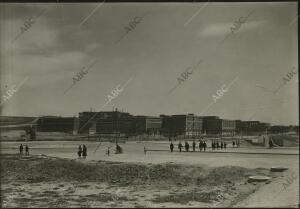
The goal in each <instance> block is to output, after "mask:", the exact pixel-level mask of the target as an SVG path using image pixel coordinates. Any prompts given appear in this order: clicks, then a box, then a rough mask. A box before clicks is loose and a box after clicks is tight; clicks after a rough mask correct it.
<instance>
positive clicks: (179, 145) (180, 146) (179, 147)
mask: <svg viewBox="0 0 300 209" xmlns="http://www.w3.org/2000/svg"><path fill="white" fill-rule="evenodd" d="M178 149H179V152H181V149H182V144H181V142H179V144H178Z"/></svg>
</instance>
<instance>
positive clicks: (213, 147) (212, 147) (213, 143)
mask: <svg viewBox="0 0 300 209" xmlns="http://www.w3.org/2000/svg"><path fill="white" fill-rule="evenodd" d="M211 149H212V150H215V142H214V141H212V142H211Z"/></svg>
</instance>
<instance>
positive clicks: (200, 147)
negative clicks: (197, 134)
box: [199, 140, 202, 152]
mask: <svg viewBox="0 0 300 209" xmlns="http://www.w3.org/2000/svg"><path fill="white" fill-rule="evenodd" d="M199 150H200V152H201V150H202V143H201V140H200V141H199Z"/></svg>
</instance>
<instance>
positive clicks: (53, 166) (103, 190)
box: [1, 142, 299, 208]
mask: <svg viewBox="0 0 300 209" xmlns="http://www.w3.org/2000/svg"><path fill="white" fill-rule="evenodd" d="M45 143H47V142H45ZM51 143H53V144H52V145H51ZM85 143H86V144H87V146H88V150H89V151H90V152H89V155H88V159H86V160H78V159H76V150H77V146H78V144H82V142H74V143H69V144H67V145H66V144H64V149H63V150H64V152H62V151H60V149H59V147H62V146H61V145H59V144H58V145H57V146H58V147H56V149H55V142H50V143H47V146H48V147H51V146H52V147H51V149H49V150H47V151H46V150H45V149H44V148H43V146H44V145H45V144H43V143H42V144H41V145H36V147H34V145H33V144H32V145H31V146H30V147H33V149H31V150H32V152H31V153H32V155H30V156H22V157H20V156H19V155H18V154H13V153H16V151H17V150H16V149H13V147H16V145H17V144H14V143H11V144H10V143H7V144H2V148H1V153H2V154H1V201H2V202H1V205H2V206H3V207H210V208H213V207H294V208H296V207H298V204H299V171H298V169H299V167H298V163H299V155H266V154H264V155H262V154H257V155H256V154H251V155H247V154H236V153H234V154H230V153H199V152H198V153H178V152H177V153H170V152H149V153H147V154H146V155H144V153H143V149H142V148H143V146H147V147H148V148H155V149H156V148H158V147H159V148H162V147H163V148H167V147H168V144H162V143H161V144H156V143H153V144H149V143H148V144H146V143H144V144H142V143H126V144H124V145H122V146H123V147H124V148H125V149H124V150H125V153H124V154H121V155H115V154H112V156H110V157H108V156H105V154H104V153H105V152H104V151H105V149H106V148H107V146H109V144H102V146H100V148H99V149H98V150H97V151H95V152H93V151H94V150H95V148H96V147H97V146H96V145H97V144H98V143H92V142H91V143H88V142H85ZM106 145H107V146H106ZM131 149H132V152H129V151H128V150H130V151H131ZM135 149H136V150H137V151H136V152H133V150H135ZM126 151H127V152H126ZM269 152H270V151H269ZM274 152H278V151H274ZM280 152H284V151H283V150H282V151H280ZM41 153H45V154H47V156H46V155H41ZM62 153H63V154H62ZM74 153H75V154H74ZM132 153H134V154H132ZM61 155H63V156H61ZM57 157H60V158H57ZM61 157H65V158H61ZM121 161H122V162H121ZM276 165H283V166H286V167H289V169H288V170H286V171H284V172H271V171H270V167H271V166H276ZM252 175H266V176H269V177H271V180H270V181H268V182H261V183H257V182H256V183H255V182H253V183H249V182H248V181H247V179H248V177H249V176H252Z"/></svg>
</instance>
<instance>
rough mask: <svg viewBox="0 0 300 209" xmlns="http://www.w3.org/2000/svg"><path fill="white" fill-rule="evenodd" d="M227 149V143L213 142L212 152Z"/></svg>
mask: <svg viewBox="0 0 300 209" xmlns="http://www.w3.org/2000/svg"><path fill="white" fill-rule="evenodd" d="M226 147H227V143H226V142H218V141H212V142H211V148H212V150H215V149H223V148H224V149H226Z"/></svg>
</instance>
